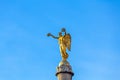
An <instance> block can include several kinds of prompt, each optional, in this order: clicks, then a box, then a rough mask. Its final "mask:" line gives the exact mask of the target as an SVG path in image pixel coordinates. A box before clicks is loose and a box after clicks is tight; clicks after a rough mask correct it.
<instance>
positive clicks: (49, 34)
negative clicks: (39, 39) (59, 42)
mask: <svg viewBox="0 0 120 80" xmlns="http://www.w3.org/2000/svg"><path fill="white" fill-rule="evenodd" d="M47 36H48V37H49V36H51V37H52V38H54V39H58V38H59V37H56V36H54V35H52V34H51V33H48V34H47Z"/></svg>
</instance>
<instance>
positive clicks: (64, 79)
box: [56, 61, 74, 80]
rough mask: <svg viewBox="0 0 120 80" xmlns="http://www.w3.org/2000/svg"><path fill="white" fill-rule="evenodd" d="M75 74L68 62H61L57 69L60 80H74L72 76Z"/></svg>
mask: <svg viewBox="0 0 120 80" xmlns="http://www.w3.org/2000/svg"><path fill="white" fill-rule="evenodd" d="M73 75H74V73H73V72H72V67H71V65H70V64H69V62H68V61H61V62H60V63H59V66H58V67H57V73H56V76H57V77H58V80H72V76H73Z"/></svg>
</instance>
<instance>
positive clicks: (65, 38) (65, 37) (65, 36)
mask: <svg viewBox="0 0 120 80" xmlns="http://www.w3.org/2000/svg"><path fill="white" fill-rule="evenodd" d="M47 36H51V37H52V38H54V39H57V40H58V43H59V48H60V53H61V56H62V60H66V59H67V58H68V56H69V55H68V54H67V52H66V49H68V50H69V51H70V50H71V35H70V34H69V33H66V30H65V28H62V29H61V32H59V36H58V37H56V36H54V35H52V34H51V33H48V34H47Z"/></svg>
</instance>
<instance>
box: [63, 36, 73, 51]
mask: <svg viewBox="0 0 120 80" xmlns="http://www.w3.org/2000/svg"><path fill="white" fill-rule="evenodd" d="M63 43H64V45H65V46H66V47H67V49H68V50H69V51H70V50H71V36H70V34H66V35H64V37H63Z"/></svg>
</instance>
